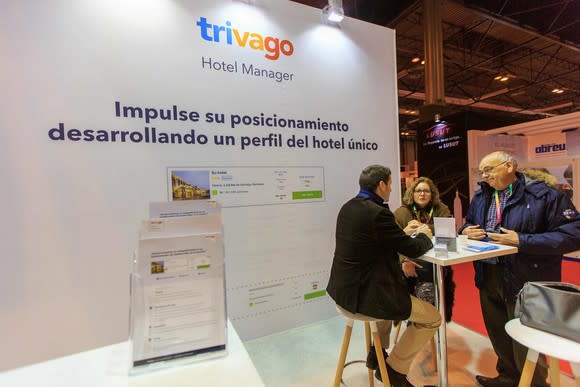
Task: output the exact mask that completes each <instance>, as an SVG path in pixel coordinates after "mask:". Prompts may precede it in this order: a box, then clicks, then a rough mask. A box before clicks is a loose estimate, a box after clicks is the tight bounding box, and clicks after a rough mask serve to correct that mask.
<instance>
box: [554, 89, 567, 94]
mask: <svg viewBox="0 0 580 387" xmlns="http://www.w3.org/2000/svg"><path fill="white" fill-rule="evenodd" d="M563 92H564V90H562V89H554V90H552V93H556V94H562V93H563Z"/></svg>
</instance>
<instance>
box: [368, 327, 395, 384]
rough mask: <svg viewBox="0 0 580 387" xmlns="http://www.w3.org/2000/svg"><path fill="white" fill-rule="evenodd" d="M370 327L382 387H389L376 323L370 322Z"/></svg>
mask: <svg viewBox="0 0 580 387" xmlns="http://www.w3.org/2000/svg"><path fill="white" fill-rule="evenodd" d="M370 325H371V332H372V333H373V342H374V344H375V352H376V354H377V359H378V363H379V369H380V370H381V377H382V379H383V385H384V386H385V387H391V382H390V381H389V375H388V373H387V364H386V363H385V357H384V356H383V344H382V343H381V337H380V336H379V330H378V328H377V323H376V322H374V321H371V323H370Z"/></svg>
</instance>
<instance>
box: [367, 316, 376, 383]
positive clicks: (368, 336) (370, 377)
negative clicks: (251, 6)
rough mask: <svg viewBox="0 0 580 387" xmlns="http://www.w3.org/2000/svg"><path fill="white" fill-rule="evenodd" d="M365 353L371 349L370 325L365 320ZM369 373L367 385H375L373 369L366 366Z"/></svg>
mask: <svg viewBox="0 0 580 387" xmlns="http://www.w3.org/2000/svg"><path fill="white" fill-rule="evenodd" d="M365 349H366V351H365V353H369V351H370V350H371V325H370V324H369V323H368V322H366V321H365ZM367 372H368V374H369V386H370V387H374V386H375V376H374V375H373V370H371V369H370V368H367Z"/></svg>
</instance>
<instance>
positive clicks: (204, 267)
mask: <svg viewBox="0 0 580 387" xmlns="http://www.w3.org/2000/svg"><path fill="white" fill-rule="evenodd" d="M209 266H210V264H209V263H208V264H207V265H197V268H198V269H209Z"/></svg>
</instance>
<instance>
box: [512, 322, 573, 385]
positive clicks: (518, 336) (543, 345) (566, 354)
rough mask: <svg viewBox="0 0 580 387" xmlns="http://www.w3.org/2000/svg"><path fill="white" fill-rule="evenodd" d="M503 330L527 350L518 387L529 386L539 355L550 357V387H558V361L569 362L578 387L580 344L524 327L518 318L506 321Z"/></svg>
mask: <svg viewBox="0 0 580 387" xmlns="http://www.w3.org/2000/svg"><path fill="white" fill-rule="evenodd" d="M505 330H506V332H507V333H508V335H510V336H511V337H512V338H513V339H514V340H516V341H517V342H518V343H520V344H522V345H523V346H525V347H527V348H528V355H527V356H526V363H525V365H524V369H523V371H522V376H521V378H520V383H519V384H518V387H528V386H529V385H530V384H531V382H532V377H533V376H534V370H535V369H536V362H537V361H538V355H539V354H540V353H543V354H544V355H548V356H549V357H550V361H549V366H550V382H551V385H552V387H560V366H559V363H558V360H567V361H569V362H570V365H571V366H572V373H573V374H574V377H575V379H576V385H577V386H578V387H580V343H577V342H575V341H572V340H568V339H566V338H564V337H561V336H557V335H553V334H551V333H548V332H544V331H541V330H539V329H535V328H530V327H528V326H525V325H523V324H522V323H521V322H520V319H519V318H515V319H513V320H510V321H508V322H507V324H506V325H505Z"/></svg>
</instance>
